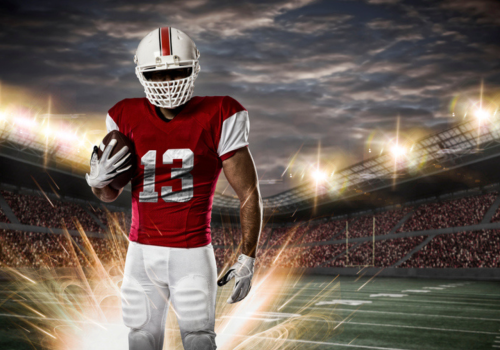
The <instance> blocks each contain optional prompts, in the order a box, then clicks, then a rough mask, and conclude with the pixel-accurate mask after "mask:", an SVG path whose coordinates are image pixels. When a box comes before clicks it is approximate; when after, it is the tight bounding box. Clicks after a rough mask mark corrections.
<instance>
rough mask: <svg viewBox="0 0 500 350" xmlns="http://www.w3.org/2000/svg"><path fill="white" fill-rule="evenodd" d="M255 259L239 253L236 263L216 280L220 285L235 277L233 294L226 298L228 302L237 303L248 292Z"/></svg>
mask: <svg viewBox="0 0 500 350" xmlns="http://www.w3.org/2000/svg"><path fill="white" fill-rule="evenodd" d="M254 263H255V259H254V258H251V257H249V256H246V255H245V254H241V255H240V256H239V257H238V261H237V262H236V264H234V265H233V266H231V267H230V268H229V270H228V271H227V272H226V274H225V275H224V276H222V278H221V279H220V280H219V281H217V284H218V285H219V286H220V287H222V286H223V285H225V284H226V283H227V282H229V281H230V280H231V279H232V278H233V277H236V278H235V281H236V282H235V284H234V289H233V294H231V296H230V297H229V299H227V303H228V304H233V303H237V302H238V301H241V300H243V299H244V298H245V297H246V296H247V295H248V292H250V288H251V287H252V277H253V266H254Z"/></svg>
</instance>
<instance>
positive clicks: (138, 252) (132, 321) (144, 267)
mask: <svg viewBox="0 0 500 350" xmlns="http://www.w3.org/2000/svg"><path fill="white" fill-rule="evenodd" d="M216 292H217V268H216V265H215V255H214V250H213V247H212V245H211V244H209V245H206V246H204V247H199V248H190V249H186V248H168V247H160V246H152V245H145V244H139V243H136V242H130V245H129V247H128V252H127V260H126V262H125V274H124V277H123V284H122V287H121V295H122V312H123V320H124V322H125V325H126V326H127V327H129V328H130V332H129V349H130V350H161V349H162V348H163V336H164V333H165V321H166V318H167V311H168V303H169V301H170V302H171V304H172V307H173V309H174V311H175V314H176V315H177V321H178V322H179V328H180V331H181V337H182V344H183V345H184V349H185V350H214V349H216V346H215V332H214V327H215V297H216Z"/></svg>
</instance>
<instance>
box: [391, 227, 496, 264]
mask: <svg viewBox="0 0 500 350" xmlns="http://www.w3.org/2000/svg"><path fill="white" fill-rule="evenodd" d="M401 267H418V268H425V267H430V268H441V267H448V268H449V267H453V268H471V267H500V230H481V231H473V232H460V233H455V234H449V235H439V236H436V237H434V238H433V239H432V240H431V241H430V242H429V243H428V244H427V245H426V246H425V247H423V248H422V249H420V250H419V251H418V252H417V253H415V254H414V255H413V256H412V257H411V258H410V259H408V260H407V261H405V262H404V263H403V264H401Z"/></svg>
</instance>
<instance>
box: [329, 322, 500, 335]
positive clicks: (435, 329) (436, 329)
mask: <svg viewBox="0 0 500 350" xmlns="http://www.w3.org/2000/svg"><path fill="white" fill-rule="evenodd" d="M327 322H332V323H333V322H334V321H327ZM335 323H336V322H335ZM349 324H357V325H361V326H379V327H396V328H413V329H427V330H431V331H445V332H460V333H475V334H490V335H496V334H498V333H493V332H483V331H468V330H465V329H448V328H432V327H418V326H402V325H396V324H379V323H364V322H349Z"/></svg>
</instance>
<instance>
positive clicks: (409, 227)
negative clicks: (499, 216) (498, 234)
mask: <svg viewBox="0 0 500 350" xmlns="http://www.w3.org/2000/svg"><path fill="white" fill-rule="evenodd" d="M497 197H498V192H492V193H488V194H484V195H480V196H473V197H465V198H460V199H455V200H449V201H445V202H441V203H439V202H438V203H428V204H423V205H421V206H420V207H418V208H417V209H416V210H415V211H414V213H413V215H412V216H411V218H409V219H408V220H407V221H406V222H405V223H404V225H403V226H401V227H400V228H399V229H398V230H397V232H413V231H424V230H431V229H438V228H445V227H458V226H467V225H474V224H479V223H480V222H481V220H482V219H483V217H484V215H485V214H486V212H487V211H488V209H489V208H490V207H491V205H492V204H493V202H494V201H495V199H496V198H497Z"/></svg>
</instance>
